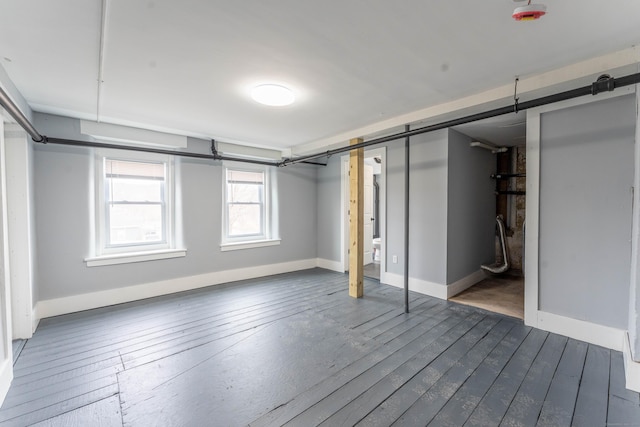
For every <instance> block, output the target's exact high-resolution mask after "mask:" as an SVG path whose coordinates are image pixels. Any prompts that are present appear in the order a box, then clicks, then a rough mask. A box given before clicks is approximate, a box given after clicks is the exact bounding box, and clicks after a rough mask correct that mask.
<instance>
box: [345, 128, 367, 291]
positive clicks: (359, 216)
mask: <svg viewBox="0 0 640 427" xmlns="http://www.w3.org/2000/svg"><path fill="white" fill-rule="evenodd" d="M362 141H363V140H362V138H354V139H352V140H351V141H349V144H350V145H353V144H359V143H361V142H362ZM363 257H364V148H357V149H355V150H351V151H350V152H349V296H351V297H354V298H361V297H362V295H363V294H364V286H363V277H364V272H363V261H364V260H363Z"/></svg>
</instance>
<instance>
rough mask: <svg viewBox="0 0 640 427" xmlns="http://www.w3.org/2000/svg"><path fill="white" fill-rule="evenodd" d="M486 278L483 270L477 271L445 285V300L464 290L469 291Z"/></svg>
mask: <svg viewBox="0 0 640 427" xmlns="http://www.w3.org/2000/svg"><path fill="white" fill-rule="evenodd" d="M486 278H487V274H486V273H485V272H484V270H482V269H479V270H477V271H475V272H473V273H471V274H470V275H468V276H466V277H463V278H462V279H460V280H458V281H456V282H453V283H451V284H449V285H447V299H449V298H451V297H454V296H456V295H458V294H459V293H460V292H462V291H464V290H465V289H469V288H470V287H472V286H473V285H475V284H476V283H478V282H480V281H482V280H484V279H486Z"/></svg>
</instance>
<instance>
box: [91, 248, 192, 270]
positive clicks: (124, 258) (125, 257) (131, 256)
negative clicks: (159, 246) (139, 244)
mask: <svg viewBox="0 0 640 427" xmlns="http://www.w3.org/2000/svg"><path fill="white" fill-rule="evenodd" d="M185 256H187V250H186V249H164V250H157V251H145V252H134V253H118V254H110V255H101V256H95V257H89V258H85V259H84V262H85V263H86V264H87V267H100V266H103V265H115V264H129V263H133V262H144V261H156V260H160V259H170V258H181V257H185Z"/></svg>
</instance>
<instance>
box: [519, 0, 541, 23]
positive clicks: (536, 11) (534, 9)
mask: <svg viewBox="0 0 640 427" xmlns="http://www.w3.org/2000/svg"><path fill="white" fill-rule="evenodd" d="M514 1H516V2H517V1H518V0H514ZM545 13H547V6H545V5H543V4H531V0H529V2H528V3H527V5H526V6H520V7H516V9H515V10H514V11H513V15H512V16H513V19H515V20H516V21H534V20H536V19H540V17H541V16H542V15H544V14H545Z"/></svg>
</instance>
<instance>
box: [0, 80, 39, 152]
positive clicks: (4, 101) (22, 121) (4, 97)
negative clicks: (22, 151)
mask: <svg viewBox="0 0 640 427" xmlns="http://www.w3.org/2000/svg"><path fill="white" fill-rule="evenodd" d="M0 105H2V107H4V109H5V110H7V113H9V114H10V115H11V117H13V118H14V120H15V121H16V122H17V123H18V124H19V125H20V126H21V127H22V129H24V130H25V131H26V132H27V133H28V134H29V136H31V139H33V140H34V141H35V142H42V141H44V140H45V137H44V136H42V135H40V134H39V133H38V131H37V130H36V128H35V127H34V126H33V125H32V124H31V122H30V121H29V119H27V117H26V116H25V115H24V114H22V111H20V109H19V108H18V106H17V105H16V104H15V103H14V102H13V100H12V99H11V98H10V97H9V94H8V93H7V92H5V91H4V89H2V87H0Z"/></svg>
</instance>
